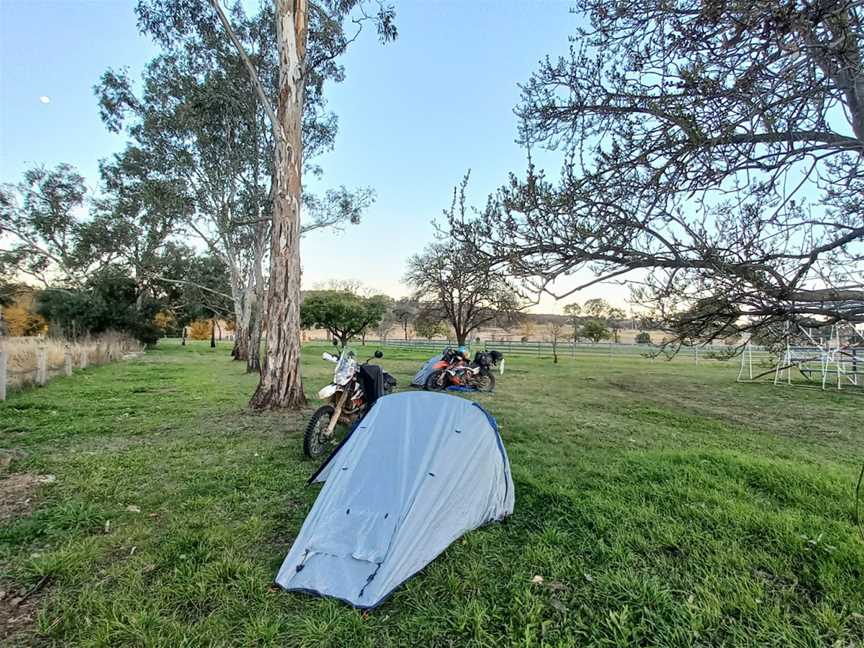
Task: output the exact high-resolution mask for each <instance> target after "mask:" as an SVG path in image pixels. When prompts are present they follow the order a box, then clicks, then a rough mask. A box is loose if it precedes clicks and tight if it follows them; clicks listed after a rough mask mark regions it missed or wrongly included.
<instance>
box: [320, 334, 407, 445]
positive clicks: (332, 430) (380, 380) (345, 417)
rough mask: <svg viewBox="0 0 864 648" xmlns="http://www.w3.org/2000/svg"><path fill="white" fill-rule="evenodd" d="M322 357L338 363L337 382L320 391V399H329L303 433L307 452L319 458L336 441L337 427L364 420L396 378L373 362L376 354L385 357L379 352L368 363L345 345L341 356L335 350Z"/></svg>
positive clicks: (335, 371)
mask: <svg viewBox="0 0 864 648" xmlns="http://www.w3.org/2000/svg"><path fill="white" fill-rule="evenodd" d="M321 357H322V358H323V359H324V360H327V361H328V362H334V363H336V368H335V369H334V371H333V381H332V382H331V383H330V384H329V385H327V386H326V387H323V388H322V389H321V390H320V391H319V392H318V398H320V399H321V400H323V401H327V404H326V405H322V406H321V407H319V408H318V409H317V410H315V412H314V413H313V414H312V418H310V419H309V423H308V424H307V425H306V432H305V433H304V434H303V452H304V453H305V454H306V456H307V457H310V458H311V457H318V456H320V455H322V454H323V453H324V451H325V450H326V449H327V447H328V445H330V444H331V443H332V442H334V441H335V440H336V437H337V435H336V426H337V425H344V426H346V427H349V428H350V427H351V425H353V424H354V423H356V422H357V421H359V420H360V419H362V418H363V417H364V416H365V415H366V412H368V411H369V408H371V407H372V404H373V403H374V402H375V401H376V400H378V398H379V397H381V396H385V395H387V394H390V393H391V392H392V391H393V388H394V387H395V386H396V379H395V378H394V377H393V376H391V375H390V374H389V373H387V372H386V371H384V370H383V369H382V368H381V367H379V366H378V365H374V364H369V361H370V360H372V357H374V358H376V359H378V358H383V357H384V354H383V353H381V351H376V352H375V353H374V354H373V356H372V357H370V358H369V359H367V360H366V361H365V362H364V363H362V364H358V362H357V359H356V354H355V353H354V351H353V350H351V349H349V348H345V349H343V350H342V354H341V355H340V356H339V357H338V358H337V357H336V356H335V355H333V354H332V353H326V352H325V353H323V354H322V355H321Z"/></svg>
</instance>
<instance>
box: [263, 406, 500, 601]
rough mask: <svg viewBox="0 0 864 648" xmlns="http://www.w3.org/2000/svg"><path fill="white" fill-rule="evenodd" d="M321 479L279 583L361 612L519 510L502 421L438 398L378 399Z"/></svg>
mask: <svg viewBox="0 0 864 648" xmlns="http://www.w3.org/2000/svg"><path fill="white" fill-rule="evenodd" d="M315 481H324V482H326V483H325V484H324V487H323V488H322V489H321V492H320V493H319V495H318V499H317V500H316V501H315V504H314V505H313V506H312V510H311V511H310V512H309V515H308V516H307V517H306V521H305V522H304V523H303V527H302V528H301V529H300V534H299V535H298V536H297V539H296V540H295V541H294V544H293V546H292V547H291V550H290V551H289V552H288V555H287V556H286V558H285V561H284V562H283V563H282V567H281V569H280V570H279V573H278V575H277V576H276V582H277V583H278V584H279V585H280V586H282V587H283V588H285V589H286V590H292V591H301V592H308V593H313V594H319V595H322V596H332V597H335V598H338V599H341V600H343V601H345V602H347V603H350V604H351V605H353V606H355V607H358V608H364V609H365V608H373V607H376V606H377V605H379V604H380V603H381V602H382V601H383V600H384V599H385V598H386V597H387V596H388V595H389V594H390V593H391V592H392V591H393V590H394V589H395V588H396V587H398V586H399V585H400V584H402V583H403V582H404V581H405V580H407V579H408V578H410V577H411V576H413V575H414V574H416V573H417V572H418V571H420V570H421V569H423V567H425V566H426V565H427V564H428V563H429V562H431V561H432V560H433V559H434V558H435V557H436V556H437V555H438V554H440V553H441V552H442V551H444V550H445V549H446V548H447V546H448V545H450V543H451V542H453V541H454V540H456V539H457V538H459V537H460V536H462V535H463V534H465V533H467V532H468V531H470V530H472V529H475V528H477V527H479V526H481V525H483V524H486V523H487V522H493V521H497V520H501V519H503V518H505V517H506V516H508V515H510V514H511V513H512V512H513V505H514V502H515V495H514V492H513V479H512V477H511V475H510V463H509V461H508V459H507V453H506V452H505V450H504V445H503V443H502V442H501V437H500V435H499V434H498V426H497V424H496V423H495V419H494V418H493V417H492V416H491V415H490V414H488V413H487V412H486V410H484V409H483V408H482V407H480V405H478V404H477V403H473V402H471V401H468V400H464V399H462V398H459V397H456V396H449V395H446V394H440V393H429V392H403V393H400V394H393V395H391V396H384V397H383V398H380V399H378V401H377V402H376V403H375V405H374V406H373V407H372V409H371V410H370V412H369V413H368V414H367V415H366V417H365V418H364V419H363V420H362V421H361V422H360V424H359V425H358V426H357V427H356V428H355V429H354V431H353V433H352V434H351V436H350V437H348V439H347V440H346V441H345V442H344V443H343V444H342V445H341V447H339V449H338V450H337V451H336V452H335V453H334V454H333V456H332V457H331V458H330V460H329V461H328V462H327V464H326V465H325V466H324V468H323V470H321V471H320V472H319V473H318V475H317V477H315Z"/></svg>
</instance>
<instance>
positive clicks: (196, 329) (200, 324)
mask: <svg viewBox="0 0 864 648" xmlns="http://www.w3.org/2000/svg"><path fill="white" fill-rule="evenodd" d="M211 326H212V324H211V322H210V320H195V321H194V322H192V323H191V324H190V325H189V337H190V338H192V339H193V340H209V339H210V327H211Z"/></svg>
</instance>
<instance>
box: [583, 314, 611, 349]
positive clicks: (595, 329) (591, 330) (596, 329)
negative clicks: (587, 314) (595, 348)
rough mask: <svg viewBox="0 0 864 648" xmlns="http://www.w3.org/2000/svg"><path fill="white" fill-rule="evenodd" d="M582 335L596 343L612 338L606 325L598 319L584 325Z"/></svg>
mask: <svg viewBox="0 0 864 648" xmlns="http://www.w3.org/2000/svg"><path fill="white" fill-rule="evenodd" d="M582 335H583V336H584V337H586V338H588V339H589V340H591V341H592V342H594V343H597V342H599V341H600V340H608V339H609V338H610V337H612V334H611V333H610V332H609V329H608V328H607V326H606V324H604V323H603V322H601V321H600V320H596V319H592V320H588V321H587V322H585V324H583V325H582Z"/></svg>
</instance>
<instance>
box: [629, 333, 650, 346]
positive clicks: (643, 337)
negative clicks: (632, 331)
mask: <svg viewBox="0 0 864 648" xmlns="http://www.w3.org/2000/svg"><path fill="white" fill-rule="evenodd" d="M633 341H634V342H636V344H651V334H650V333H648V331H639V332H638V333H637V334H636V337H635V338H634V340H633Z"/></svg>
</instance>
